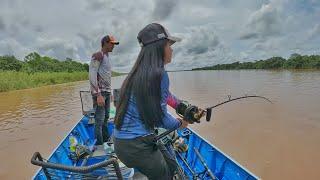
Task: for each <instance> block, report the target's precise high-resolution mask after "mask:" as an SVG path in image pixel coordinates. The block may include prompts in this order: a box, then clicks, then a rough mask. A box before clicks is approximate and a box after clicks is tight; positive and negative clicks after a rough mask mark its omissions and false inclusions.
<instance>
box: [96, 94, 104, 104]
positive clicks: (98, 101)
mask: <svg viewBox="0 0 320 180" xmlns="http://www.w3.org/2000/svg"><path fill="white" fill-rule="evenodd" d="M104 103H105V100H104V97H103V96H102V95H98V96H97V104H98V106H104Z"/></svg>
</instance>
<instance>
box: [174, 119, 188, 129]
mask: <svg viewBox="0 0 320 180" xmlns="http://www.w3.org/2000/svg"><path fill="white" fill-rule="evenodd" d="M177 119H178V120H179V121H180V122H181V126H180V127H179V128H180V129H183V128H186V127H188V125H189V123H188V122H187V121H185V120H183V119H181V118H177Z"/></svg>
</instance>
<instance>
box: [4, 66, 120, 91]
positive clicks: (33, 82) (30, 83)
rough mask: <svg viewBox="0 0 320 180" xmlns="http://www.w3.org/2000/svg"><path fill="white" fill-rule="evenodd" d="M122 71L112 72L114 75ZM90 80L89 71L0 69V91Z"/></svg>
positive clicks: (118, 74)
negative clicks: (29, 71) (20, 70)
mask: <svg viewBox="0 0 320 180" xmlns="http://www.w3.org/2000/svg"><path fill="white" fill-rule="evenodd" d="M121 75H123V74H122V73H117V72H112V77H115V76H121ZM84 80H88V72H36V73H26V72H15V71H0V93H1V92H8V91H14V90H22V89H31V88H37V87H42V86H48V85H56V84H64V83H70V82H77V81H84Z"/></svg>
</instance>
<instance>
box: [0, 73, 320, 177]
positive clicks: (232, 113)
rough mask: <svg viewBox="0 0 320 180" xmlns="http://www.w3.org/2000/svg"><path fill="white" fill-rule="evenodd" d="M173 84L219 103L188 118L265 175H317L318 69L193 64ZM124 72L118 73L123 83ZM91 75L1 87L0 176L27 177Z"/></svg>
mask: <svg viewBox="0 0 320 180" xmlns="http://www.w3.org/2000/svg"><path fill="white" fill-rule="evenodd" d="M169 76H170V88H171V91H172V93H173V94H175V95H176V96H178V97H180V98H181V99H185V100H188V101H189V102H190V103H192V104H196V105H199V106H201V107H207V106H211V105H214V104H216V103H218V102H221V101H224V100H226V99H227V96H228V95H231V96H232V97H236V96H241V95H245V94H247V95H263V96H266V97H268V98H270V99H271V100H272V101H273V104H269V103H266V102H265V101H263V100H261V99H246V100H241V101H236V102H233V103H229V104H226V105H224V106H220V107H219V108H217V109H215V110H214V112H213V118H212V121H211V122H202V123H200V124H196V125H191V126H190V127H192V128H193V129H195V130H196V131H197V132H199V133H200V134H201V135H202V136H203V137H205V138H206V139H207V140H208V141H210V142H211V143H213V144H215V145H216V146H217V147H218V148H220V149H221V150H222V151H224V152H225V153H226V154H228V155H229V156H231V157H232V158H233V159H235V160H236V161H238V162H239V163H240V164H241V165H243V166H244V167H246V168H247V169H249V170H250V171H252V172H253V173H254V174H256V175H257V176H259V177H261V178H262V179H320V171H319V170H320V153H319V152H320V72H319V71H189V72H174V73H170V74H169ZM123 78H124V77H115V78H113V82H112V83H113V87H114V88H118V87H120V85H121V82H122V81H123ZM88 88H89V86H88V82H86V81H83V82H75V83H68V84H61V85H55V86H46V87H40V88H34V89H27V90H19V91H11V92H5V93H0V159H1V163H0V179H30V178H31V177H32V175H33V174H34V173H35V171H36V169H37V167H35V166H33V165H31V164H30V158H31V156H32V154H33V152H35V151H39V152H40V153H41V154H43V156H44V157H48V156H49V155H50V153H51V151H52V150H53V149H54V148H55V147H56V146H57V145H58V143H59V142H60V141H61V140H62V138H63V137H64V136H65V135H66V133H67V132H68V131H69V130H70V128H72V127H73V126H74V124H75V123H76V122H77V121H78V120H79V119H80V118H81V104H80V99H79V91H80V90H87V89H88Z"/></svg>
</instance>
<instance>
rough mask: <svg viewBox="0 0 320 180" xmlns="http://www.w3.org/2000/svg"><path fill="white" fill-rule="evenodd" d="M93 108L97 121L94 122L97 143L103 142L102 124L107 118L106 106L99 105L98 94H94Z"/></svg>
mask: <svg viewBox="0 0 320 180" xmlns="http://www.w3.org/2000/svg"><path fill="white" fill-rule="evenodd" d="M92 99H93V108H94V109H95V115H94V119H95V123H94V136H95V138H96V139H97V142H96V145H102V144H103V135H102V126H103V121H104V118H105V107H104V106H98V104H97V96H93V97H92Z"/></svg>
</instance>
